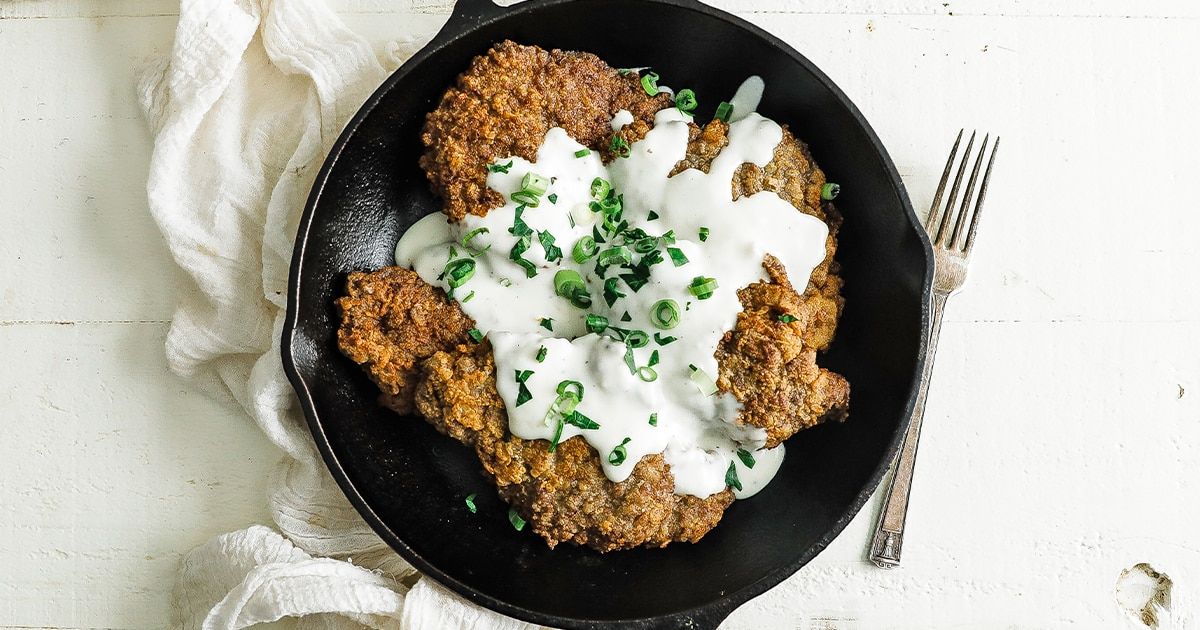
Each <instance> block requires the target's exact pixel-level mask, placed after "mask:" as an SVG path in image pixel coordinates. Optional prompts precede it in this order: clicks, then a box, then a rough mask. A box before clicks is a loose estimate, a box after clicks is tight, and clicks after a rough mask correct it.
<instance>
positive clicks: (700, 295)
mask: <svg viewBox="0 0 1200 630" xmlns="http://www.w3.org/2000/svg"><path fill="white" fill-rule="evenodd" d="M716 290H717V279H716V278H706V277H704V276H696V277H695V278H692V283H691V284H690V285H688V293H691V294H692V295H694V296H696V298H697V299H701V300H707V299H708V298H710V297H712V294H713V291H716Z"/></svg>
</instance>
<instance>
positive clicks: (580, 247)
mask: <svg viewBox="0 0 1200 630" xmlns="http://www.w3.org/2000/svg"><path fill="white" fill-rule="evenodd" d="M599 249H600V248H599V246H597V245H596V239H594V238H592V237H590V236H584V237H583V238H581V239H579V240H578V241H575V247H574V248H573V249H572V250H571V258H572V259H573V260H574V261H575V262H577V263H582V262H583V261H585V260H587V259H589V258H591V257H592V256H595V255H596V252H597V251H599Z"/></svg>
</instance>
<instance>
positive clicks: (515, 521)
mask: <svg viewBox="0 0 1200 630" xmlns="http://www.w3.org/2000/svg"><path fill="white" fill-rule="evenodd" d="M508 522H509V523H512V526H513V529H515V530H517V531H521V530H522V529H525V519H523V518H521V515H520V514H517V508H508Z"/></svg>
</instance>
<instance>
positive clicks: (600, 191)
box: [592, 177, 612, 201]
mask: <svg viewBox="0 0 1200 630" xmlns="http://www.w3.org/2000/svg"><path fill="white" fill-rule="evenodd" d="M610 190H612V184H610V183H608V180H606V179H603V178H601V177H597V178H596V179H593V180H592V199H595V200H596V201H600V200H602V199H604V198H606V197H608V192H609V191H610Z"/></svg>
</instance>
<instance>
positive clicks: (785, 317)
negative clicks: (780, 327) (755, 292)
mask: <svg viewBox="0 0 1200 630" xmlns="http://www.w3.org/2000/svg"><path fill="white" fill-rule="evenodd" d="M776 319H778V320H779V321H781V322H783V323H785V324H790V323H792V322H794V321H796V320H797V319H799V318H798V317H796V316H795V315H789V314H787V313H784V314H783V315H780V316H779V317H777V318H776Z"/></svg>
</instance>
